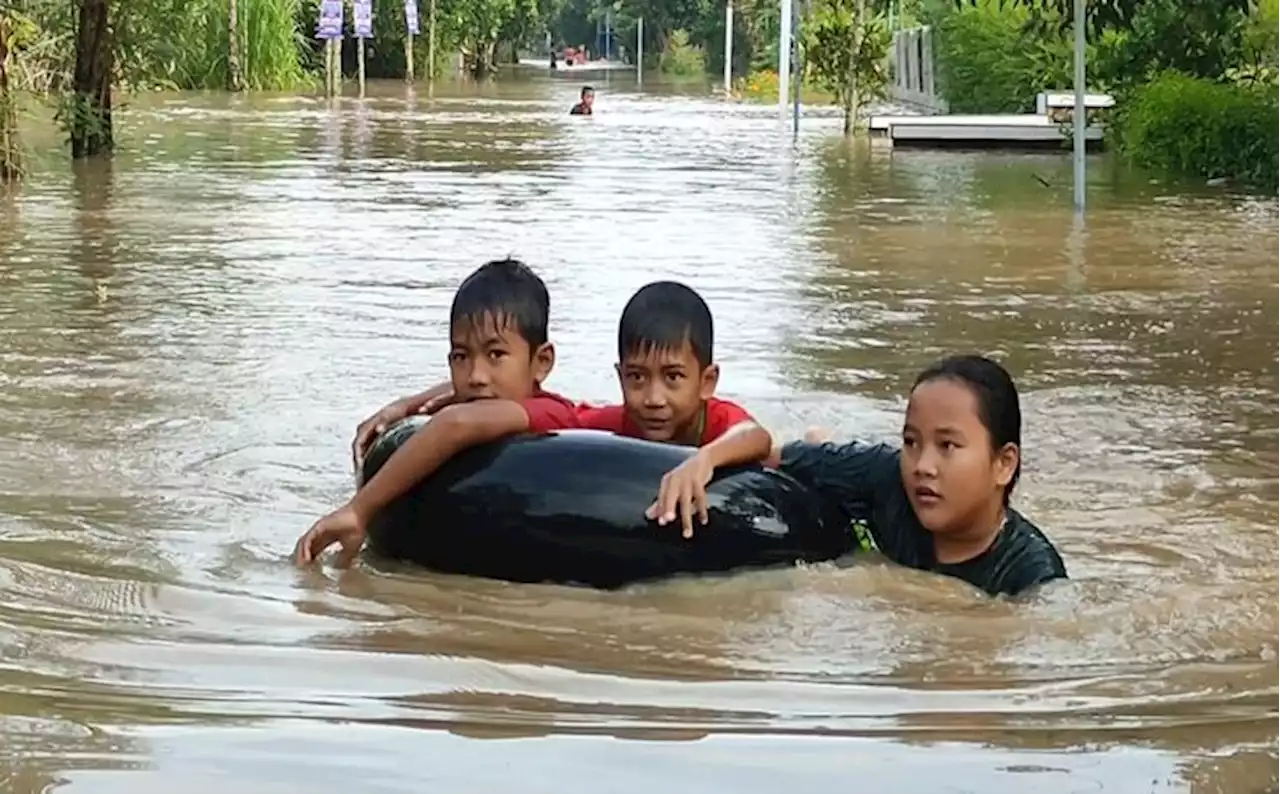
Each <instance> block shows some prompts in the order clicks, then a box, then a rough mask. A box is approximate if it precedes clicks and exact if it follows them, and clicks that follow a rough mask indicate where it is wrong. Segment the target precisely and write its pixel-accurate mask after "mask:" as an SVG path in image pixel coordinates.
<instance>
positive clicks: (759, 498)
mask: <svg viewBox="0 0 1280 794" xmlns="http://www.w3.org/2000/svg"><path fill="white" fill-rule="evenodd" d="M427 421H428V420H427V419H426V418H425V417H422V416H413V417H409V418H407V419H404V420H402V421H401V422H399V423H397V424H395V425H393V426H391V427H390V428H388V429H387V431H386V432H385V433H383V434H382V435H381V436H380V437H378V438H377V439H376V440H375V442H374V443H373V445H372V447H371V448H370V451H369V454H368V455H367V456H366V458H365V463H364V466H363V469H362V471H361V472H360V482H362V483H363V482H368V481H369V479H370V478H372V477H373V476H374V475H375V474H376V473H377V471H378V469H380V468H381V467H382V465H383V464H384V463H386V461H387V459H388V458H389V457H390V456H391V455H392V453H394V452H395V450H396V449H398V448H399V447H400V446H401V445H402V444H404V443H405V442H406V441H408V440H409V438H410V437H412V436H413V434H414V433H415V432H416V431H417V430H418V429H419V428H421V427H422V426H423V425H424V424H425V423H426V422H427ZM693 452H694V450H693V449H692V448H689V447H681V446H677V445H674V444H660V443H656V442H651V441H643V440H638V439H631V438H624V437H621V436H615V435H613V434H611V433H604V432H599V431H591V430H569V431H562V432H557V433H551V434H540V435H534V434H525V435H520V436H515V437H512V438H508V439H503V440H501V441H496V442H492V443H489V444H484V445H481V446H478V447H475V448H472V449H469V450H466V451H464V452H462V453H460V454H458V455H456V456H454V457H453V458H452V459H451V460H449V461H448V462H447V463H446V464H445V465H444V466H442V467H441V468H440V469H439V470H438V471H437V472H436V473H435V474H434V475H432V476H430V477H428V478H426V479H425V480H423V481H422V482H421V483H419V484H418V485H416V486H415V487H414V488H413V489H411V490H410V491H408V492H407V493H405V494H404V495H403V496H401V497H400V498H399V499H397V500H395V501H393V502H392V503H390V504H389V505H387V506H386V507H385V508H384V509H383V510H381V511H380V512H379V513H378V514H377V515H375V516H373V517H372V519H371V520H370V522H369V527H368V541H369V549H370V551H371V552H373V553H374V554H375V555H378V556H382V557H386V558H390V559H396V560H405V561H409V562H413V563H416V564H418V565H421V566H423V567H425V568H429V569H431V570H435V571H441V572H445V573H454V574H465V575H469V576H478V577H485V578H491V579H502V580H506V581H511V582H556V583H563V584H580V585H589V586H592V587H598V588H614V587H620V586H623V585H626V584H630V583H632V582H640V581H647V580H654V579H661V578H665V577H670V576H674V575H678V574H697V573H712V572H725V571H732V570H736V569H739V568H763V567H772V566H780V565H790V564H794V563H796V562H800V561H804V562H817V561H822V560H830V559H834V558H836V557H839V556H840V555H842V554H844V553H846V552H848V551H850V550H851V549H852V541H851V540H850V539H849V536H848V534H847V533H845V532H843V531H841V528H839V527H834V526H832V527H829V526H828V525H827V524H826V523H825V522H824V520H823V515H822V513H821V511H820V510H821V509H820V507H819V502H818V500H817V499H816V498H814V496H813V495H812V494H811V493H810V492H809V491H808V490H807V489H806V488H804V487H803V486H801V485H800V484H799V483H798V482H796V481H795V480H794V479H792V478H791V477H788V476H787V475H785V474H783V473H781V472H779V471H775V470H773V469H766V468H762V467H760V466H746V467H739V468H732V469H725V470H722V471H719V472H717V474H716V477H715V478H714V479H713V480H712V482H711V483H710V484H709V485H708V487H707V497H708V506H709V511H708V513H709V523H708V524H707V525H706V526H700V527H696V528H695V532H694V536H693V538H691V539H685V538H683V537H681V534H680V532H681V530H680V524H679V522H676V523H675V524H669V525H667V526H665V527H660V526H658V524H657V523H656V522H654V521H649V520H648V519H646V518H645V516H644V511H645V509H646V508H648V506H649V505H650V504H652V503H653V500H654V499H655V498H656V497H657V493H658V484H659V483H660V482H661V480H662V476H663V475H664V474H666V473H667V472H668V471H670V470H671V469H672V468H674V467H675V466H677V465H679V464H680V463H681V462H682V461H684V460H685V459H687V458H688V457H689V456H690V455H692V454H693Z"/></svg>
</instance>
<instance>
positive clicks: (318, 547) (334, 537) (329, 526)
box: [293, 504, 365, 568]
mask: <svg viewBox="0 0 1280 794" xmlns="http://www.w3.org/2000/svg"><path fill="white" fill-rule="evenodd" d="M364 536H365V531H364V522H363V521H361V520H360V517H359V516H358V515H357V514H356V511H355V510H353V509H352V508H351V505H350V504H348V505H344V506H343V507H340V508H338V509H337V510H335V511H334V512H332V513H330V514H329V515H327V516H325V517H324V518H322V519H320V520H319V521H317V522H316V523H314V524H312V525H311V529H308V530H307V531H306V533H305V534H304V535H303V536H302V537H300V538H298V544H297V545H296V546H295V547H294V550H293V561H294V563H295V564H296V565H298V566H303V565H306V564H307V563H310V562H314V561H315V560H316V559H317V558H318V557H319V556H320V555H321V554H323V553H324V551H325V549H327V548H329V547H330V546H332V545H333V544H334V543H339V544H341V545H342V554H341V556H340V557H339V558H338V565H339V566H340V567H343V568H345V567H347V566H348V565H350V564H351V562H352V561H353V560H355V558H356V555H357V554H359V553H360V547H361V546H363V545H364Z"/></svg>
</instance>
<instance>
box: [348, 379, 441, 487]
mask: <svg viewBox="0 0 1280 794" xmlns="http://www.w3.org/2000/svg"><path fill="white" fill-rule="evenodd" d="M452 396H453V384H452V383H451V382H449V381H445V382H443V383H440V384H437V385H435V386H432V387H431V388H430V389H427V390H426V391H422V392H418V393H417V394H413V395H410V396H408V397H402V398H400V399H399V400H396V401H395V402H392V403H388V404H387V405H384V406H382V407H381V408H379V409H378V410H377V411H375V412H374V414H373V415H372V416H370V417H369V418H368V419H365V420H364V421H363V422H361V423H360V425H359V426H358V427H357V428H356V435H355V438H354V439H352V441H351V460H352V462H353V463H354V464H355V468H356V471H359V470H360V467H361V466H362V465H364V456H365V453H367V452H368V451H369V445H370V444H372V443H373V440H374V439H375V438H377V437H378V436H379V435H381V434H382V433H383V432H385V431H386V429H387V427H388V426H390V425H393V424H395V423H396V422H399V421H400V420H401V419H404V418H405V417H406V416H412V415H413V414H416V413H419V412H423V411H424V409H430V408H431V407H433V406H434V405H438V404H441V403H444V402H446V401H447V399H448V398H450V397H452ZM426 412H428V413H434V412H433V411H429V410H427V411H426Z"/></svg>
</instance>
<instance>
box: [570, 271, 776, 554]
mask: <svg viewBox="0 0 1280 794" xmlns="http://www.w3.org/2000/svg"><path fill="white" fill-rule="evenodd" d="M713 337H714V334H713V325H712V320H711V310H710V309H708V308H707V304H706V302H705V301H703V299H702V297H701V296H699V295H698V293H697V292H694V291H693V290H692V289H690V288H689V287H687V286H685V285H684V284H679V283H677V282H674V281H657V282H654V283H652V284H649V285H647V286H645V287H642V288H641V289H640V290H639V291H638V292H636V294H635V295H633V296H632V297H631V300H629V301H628V302H627V305H626V307H625V308H624V309H623V310H622V319H621V320H620V321H619V323H618V363H617V364H616V365H615V368H616V369H617V372H618V381H619V383H620V384H621V386H622V404H621V405H606V406H600V407H592V406H586V405H584V406H581V407H580V408H579V410H578V426H579V427H582V428H586V429H593V430H608V431H611V432H614V433H618V434H619V435H624V436H631V437H633V438H644V439H648V440H650V441H662V442H670V443H676V444H684V445H688V446H696V447H699V450H698V452H697V454H695V455H694V456H693V457H691V458H690V459H689V460H687V461H686V462H685V463H683V464H681V465H680V466H678V467H677V468H675V469H673V470H672V471H670V472H668V473H667V475H666V476H665V477H663V478H662V484H661V486H660V487H659V490H658V499H657V501H656V502H654V504H653V505H652V506H650V508H649V510H648V511H647V512H646V515H647V516H648V517H649V518H650V519H657V521H658V523H659V524H660V525H661V524H667V523H670V522H671V521H674V520H675V519H676V517H677V513H678V514H679V517H680V520H681V523H682V525H683V530H684V536H685V537H691V536H692V535H693V523H692V521H693V516H694V515H695V514H696V515H697V516H698V519H699V521H700V522H701V523H703V524H705V523H707V493H706V486H707V483H708V482H710V481H711V477H712V475H713V474H714V473H715V470H716V469H718V468H720V467H723V466H734V465H739V464H743V463H752V462H755V461H762V460H764V459H766V458H767V457H768V456H769V452H770V447H771V444H772V441H771V437H770V435H769V432H768V431H766V430H765V429H764V428H763V427H761V426H760V425H759V424H757V423H756V421H755V420H754V419H752V418H751V415H750V414H748V413H747V412H746V411H745V410H743V409H742V407H741V406H739V405H738V404H736V403H733V402H730V401H728V400H721V399H718V398H717V397H715V396H714V395H715V390H716V384H717V383H718V382H719V379H720V367H719V366H718V365H717V364H715V363H713V359H712V355H711V353H712V343H713V341H714V338H713Z"/></svg>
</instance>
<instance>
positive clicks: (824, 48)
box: [802, 0, 892, 135]
mask: <svg viewBox="0 0 1280 794" xmlns="http://www.w3.org/2000/svg"><path fill="white" fill-rule="evenodd" d="M802 35H803V36H804V41H805V47H804V52H805V61H806V62H807V66H808V69H809V72H810V74H811V75H812V76H813V79H814V82H816V83H817V84H818V85H819V86H821V87H822V88H824V89H825V90H827V91H829V92H831V93H832V94H834V95H835V97H836V101H837V103H838V104H839V105H840V107H841V108H842V109H843V110H844V134H845V135H849V134H851V133H852V132H853V130H854V125H855V124H856V122H857V118H858V113H859V112H860V111H861V109H862V108H863V107H864V106H865V105H866V104H867V103H868V102H870V101H872V100H874V99H879V98H881V97H883V96H884V94H885V89H886V87H887V86H888V84H889V73H888V59H889V46H890V44H891V42H892V35H891V33H890V32H889V26H888V24H887V23H886V21H885V18H884V15H883V14H876V13H872V12H871V11H869V10H868V9H867V0H818V2H816V3H815V4H814V7H813V9H812V12H811V13H810V16H809V18H808V20H807V21H806V23H805V25H804V28H803V34H802Z"/></svg>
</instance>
